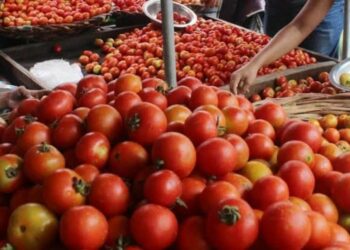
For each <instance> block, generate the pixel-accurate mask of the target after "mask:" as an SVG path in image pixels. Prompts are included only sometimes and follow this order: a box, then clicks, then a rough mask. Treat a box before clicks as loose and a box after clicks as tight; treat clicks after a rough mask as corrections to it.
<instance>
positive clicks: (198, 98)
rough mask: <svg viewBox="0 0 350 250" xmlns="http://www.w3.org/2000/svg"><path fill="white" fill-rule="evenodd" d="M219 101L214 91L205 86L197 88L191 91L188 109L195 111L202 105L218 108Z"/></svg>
mask: <svg viewBox="0 0 350 250" xmlns="http://www.w3.org/2000/svg"><path fill="white" fill-rule="evenodd" d="M218 103H219V100H218V96H217V94H216V93H215V91H214V90H213V89H212V88H211V87H209V86H206V85H203V86H199V87H198V88H196V89H195V90H193V91H192V95H191V98H190V101H189V104H188V105H189V108H190V109H192V110H195V109H196V108H198V107H200V106H202V105H208V104H210V105H214V106H218Z"/></svg>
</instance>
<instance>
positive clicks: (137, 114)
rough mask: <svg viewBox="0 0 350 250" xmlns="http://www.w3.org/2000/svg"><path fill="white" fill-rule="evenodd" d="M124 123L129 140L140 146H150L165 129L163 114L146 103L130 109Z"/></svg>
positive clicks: (155, 107) (152, 105)
mask: <svg viewBox="0 0 350 250" xmlns="http://www.w3.org/2000/svg"><path fill="white" fill-rule="evenodd" d="M125 121H126V130H127V133H128V136H129V138H130V139H131V140H133V141H135V142H137V143H140V144H141V145H150V144H152V143H153V142H154V141H155V140H156V139H157V138H158V137H159V136H160V135H161V134H162V133H164V132H165V131H166V128H167V119H166V116H165V114H164V112H163V111H162V110H161V109H160V108H158V107H157V106H155V105H154V104H151V103H147V102H142V103H139V104H136V105H135V106H134V107H132V108H131V109H130V111H129V112H128V114H127V116H126V119H125Z"/></svg>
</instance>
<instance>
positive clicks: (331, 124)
mask: <svg viewBox="0 0 350 250" xmlns="http://www.w3.org/2000/svg"><path fill="white" fill-rule="evenodd" d="M320 125H321V127H322V128H323V129H327V128H336V127H337V126H338V118H337V117H336V116H335V115H333V114H328V115H325V116H323V117H322V118H321V119H320Z"/></svg>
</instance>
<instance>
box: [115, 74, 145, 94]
mask: <svg viewBox="0 0 350 250" xmlns="http://www.w3.org/2000/svg"><path fill="white" fill-rule="evenodd" d="M113 82H114V93H115V95H118V94H120V93H122V92H123V91H132V92H135V93H138V92H139V91H140V90H141V89H142V81H141V78H140V77H138V76H137V75H133V74H124V75H122V76H120V77H119V78H118V79H116V80H114V81H113Z"/></svg>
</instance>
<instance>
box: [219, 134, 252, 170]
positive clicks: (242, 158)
mask: <svg viewBox="0 0 350 250" xmlns="http://www.w3.org/2000/svg"><path fill="white" fill-rule="evenodd" d="M224 138H225V139H226V140H228V141H229V142H230V143H231V144H232V146H233V147H234V148H235V150H236V152H237V156H238V157H237V164H236V168H235V170H239V169H241V168H243V167H244V166H245V165H246V164H247V162H248V160H249V147H248V144H247V143H246V142H245V140H244V139H243V138H242V137H240V136H238V135H235V134H226V135H225V136H224Z"/></svg>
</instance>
